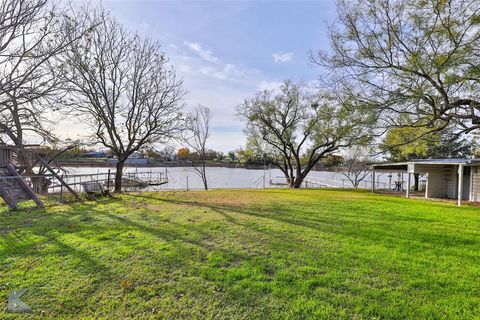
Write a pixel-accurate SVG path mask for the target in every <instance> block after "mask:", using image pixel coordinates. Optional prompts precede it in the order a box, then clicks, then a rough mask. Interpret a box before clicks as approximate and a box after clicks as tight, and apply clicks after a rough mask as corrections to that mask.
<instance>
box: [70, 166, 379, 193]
mask: <svg viewBox="0 0 480 320" xmlns="http://www.w3.org/2000/svg"><path fill="white" fill-rule="evenodd" d="M65 169H67V170H68V173H69V174H94V173H105V172H107V171H108V168H105V167H67V168H65ZM111 170H112V172H113V171H115V169H114V168H111ZM165 171H166V172H167V176H168V183H167V184H164V185H161V186H154V187H149V190H187V188H188V189H189V190H192V189H203V184H202V180H201V179H200V177H199V176H198V174H197V173H196V172H194V170H193V169H192V168H190V167H168V168H165V167H146V168H134V167H129V168H125V172H165ZM307 179H309V180H310V181H312V182H315V183H318V184H321V185H323V186H328V187H340V188H341V187H346V188H348V187H351V184H350V182H349V181H348V180H346V178H345V176H344V175H343V174H342V173H338V172H331V171H312V172H310V174H309V175H308V177H307ZM377 179H378V181H380V182H383V183H385V182H387V181H388V174H387V173H384V174H381V175H377ZM207 180H208V184H209V188H211V189H232V188H233V189H237V188H238V189H241V188H263V186H264V181H265V187H266V188H271V187H283V186H278V185H275V184H271V183H270V182H274V183H275V182H284V181H285V178H284V176H283V173H282V172H281V171H280V170H279V169H274V168H270V169H269V168H267V169H265V170H263V169H244V168H221V167H208V168H207ZM366 180H370V179H369V178H367V179H366ZM361 187H366V188H370V182H366V183H363V182H362V184H361Z"/></svg>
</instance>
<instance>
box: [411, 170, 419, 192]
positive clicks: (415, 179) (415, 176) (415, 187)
mask: <svg viewBox="0 0 480 320" xmlns="http://www.w3.org/2000/svg"><path fill="white" fill-rule="evenodd" d="M413 179H414V184H413V190H414V191H418V182H419V180H420V174H418V173H415V174H413Z"/></svg>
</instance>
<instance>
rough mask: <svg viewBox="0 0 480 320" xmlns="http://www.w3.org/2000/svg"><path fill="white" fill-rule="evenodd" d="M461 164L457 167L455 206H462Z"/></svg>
mask: <svg viewBox="0 0 480 320" xmlns="http://www.w3.org/2000/svg"><path fill="white" fill-rule="evenodd" d="M463 166H464V165H463V164H461V165H459V166H458V195H457V204H458V205H459V206H461V205H462V197H463Z"/></svg>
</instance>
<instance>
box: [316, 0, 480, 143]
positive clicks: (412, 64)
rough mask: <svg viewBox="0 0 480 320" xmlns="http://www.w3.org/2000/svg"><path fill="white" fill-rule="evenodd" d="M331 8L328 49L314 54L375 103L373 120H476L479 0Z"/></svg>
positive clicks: (468, 128) (473, 124)
mask: <svg viewBox="0 0 480 320" xmlns="http://www.w3.org/2000/svg"><path fill="white" fill-rule="evenodd" d="M337 8H338V15H339V17H338V21H337V23H336V24H334V25H333V26H332V28H331V30H332V31H331V36H330V39H331V50H330V51H329V52H319V53H318V54H315V55H313V56H312V59H313V62H314V63H317V64H319V65H321V66H322V67H326V68H327V69H328V70H330V71H331V76H332V77H331V78H327V79H330V80H331V79H333V81H334V83H335V84H336V85H339V84H340V85H342V86H343V87H344V88H345V89H346V90H345V91H349V92H350V96H351V98H352V100H354V101H355V102H356V103H357V104H360V105H369V106H371V107H372V108H374V109H375V110H377V112H378V113H379V118H380V120H381V122H380V127H383V129H385V128H386V127H390V126H402V125H404V124H403V123H401V121H399V120H401V119H402V117H399V115H408V116H409V117H410V118H411V119H414V120H413V123H410V124H409V126H416V127H428V128H430V129H431V130H429V131H430V132H431V131H438V130H443V129H444V128H446V127H447V126H448V127H453V128H455V129H456V130H457V132H458V133H459V134H460V133H469V132H472V131H474V130H477V129H479V128H480V90H479V89H480V69H479V65H480V54H479V53H480V51H479V47H480V32H479V31H480V19H479V16H480V2H479V1H476V0H446V1H433V0H432V1H430V0H428V1H417V0H399V1H390V0H375V1H369V0H366V1H364V0H354V1H351V0H339V1H338V6H337ZM329 83H330V84H331V82H329ZM418 133H419V135H418V137H421V136H423V135H425V134H428V132H427V133H425V131H423V132H421V131H419V132H418Z"/></svg>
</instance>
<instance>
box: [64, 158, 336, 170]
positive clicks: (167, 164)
mask: <svg viewBox="0 0 480 320" xmlns="http://www.w3.org/2000/svg"><path fill="white" fill-rule="evenodd" d="M56 163H57V164H58V165H59V166H61V167H75V168H82V167H85V168H89V167H104V168H115V163H114V162H110V161H83V160H80V161H79V160H72V161H69V160H63V161H56ZM125 167H126V168H155V167H164V168H186V167H192V165H191V163H187V162H183V161H158V160H153V161H152V160H150V161H148V162H147V163H125ZM206 167H207V168H229V169H248V170H263V169H268V166H266V167H264V166H263V165H261V164H260V165H256V164H248V165H244V164H240V163H208V164H207V165H206ZM271 167H272V168H275V166H271ZM313 170H315V171H333V170H332V168H328V167H323V166H316V167H315V168H314V169H313Z"/></svg>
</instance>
